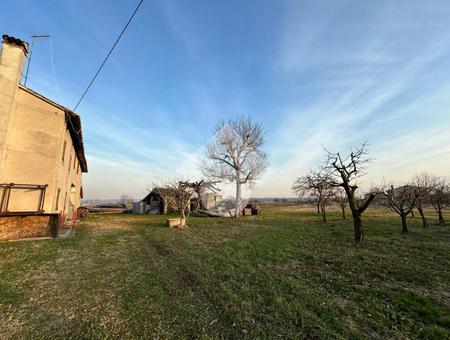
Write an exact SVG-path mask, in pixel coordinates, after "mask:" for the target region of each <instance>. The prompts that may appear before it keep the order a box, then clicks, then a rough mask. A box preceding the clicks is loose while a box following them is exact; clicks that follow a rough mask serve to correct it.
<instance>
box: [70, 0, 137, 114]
mask: <svg viewBox="0 0 450 340" xmlns="http://www.w3.org/2000/svg"><path fill="white" fill-rule="evenodd" d="M143 2H144V0H140V1H139V4H138V5H137V6H136V8H135V10H134V12H133V13H132V14H131V16H130V18H129V19H128V21H127V23H126V25H125V26H124V28H123V29H122V32H120V34H119V36H118V37H117V39H116V41H115V42H114V44H113V46H112V47H111V49H110V50H109V52H108V54H107V55H106V57H105V59H104V60H103V62H102V63H101V65H100V67H99V68H98V70H97V72H95V74H94V77H93V78H92V80H91V82H90V83H89V85H88V87H87V88H86V90H85V91H84V92H83V94H82V95H81V97H80V99H79V100H78V102H77V104H76V105H75V107H74V109H73V111H75V110H76V109H77V108H78V106H79V105H80V104H81V102H82V101H83V99H84V97H85V96H86V93H87V92H88V91H89V89H90V88H91V86H92V84H93V83H94V81H95V79H96V78H97V76H98V75H99V73H100V71H101V70H102V68H103V66H104V65H105V64H106V62H107V60H108V59H109V56H110V55H111V53H112V52H113V50H114V48H115V47H116V45H117V43H118V42H119V40H120V38H122V35H123V34H124V33H125V31H126V29H127V28H128V25H129V24H130V23H131V21H132V20H133V18H134V16H135V15H136V13H137V12H138V10H139V8H140V7H141V5H142V3H143Z"/></svg>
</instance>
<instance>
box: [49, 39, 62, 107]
mask: <svg viewBox="0 0 450 340" xmlns="http://www.w3.org/2000/svg"><path fill="white" fill-rule="evenodd" d="M50 61H51V63H52V73H53V82H54V84H55V89H56V92H57V94H58V98H59V100H61V91H60V90H59V86H58V82H57V80H56V72H55V60H54V57H53V40H52V38H51V37H50Z"/></svg>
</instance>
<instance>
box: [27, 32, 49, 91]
mask: <svg viewBox="0 0 450 340" xmlns="http://www.w3.org/2000/svg"><path fill="white" fill-rule="evenodd" d="M38 38H50V36H49V35H32V36H31V39H32V40H31V47H30V56H29V57H28V64H27V71H26V73H25V81H24V84H23V86H27V80H28V72H29V71H30V64H31V55H32V54H33V45H34V40H35V39H38Z"/></svg>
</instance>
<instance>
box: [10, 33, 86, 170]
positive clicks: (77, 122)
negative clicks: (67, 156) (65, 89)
mask: <svg viewBox="0 0 450 340" xmlns="http://www.w3.org/2000/svg"><path fill="white" fill-rule="evenodd" d="M3 38H4V36H3ZM19 87H20V88H21V89H22V90H24V91H27V92H28V93H30V94H32V95H33V96H36V97H38V98H39V99H41V100H43V101H45V102H47V103H49V104H51V105H53V106H55V107H57V108H58V109H60V110H62V111H64V112H65V114H66V121H67V122H68V124H67V128H68V129H69V132H70V137H71V138H72V142H73V146H74V148H75V152H76V154H77V157H78V160H79V161H80V167H81V171H83V172H87V171H88V169H87V161H86V156H85V154H84V144H83V133H82V131H81V119H80V116H79V115H77V114H76V113H75V112H73V111H72V110H69V109H68V108H67V107H65V106H62V105H60V104H58V103H55V102H54V101H53V100H51V99H48V98H47V97H44V96H43V95H41V94H39V93H37V92H36V91H33V90H32V89H30V88H28V87H26V86H23V85H19Z"/></svg>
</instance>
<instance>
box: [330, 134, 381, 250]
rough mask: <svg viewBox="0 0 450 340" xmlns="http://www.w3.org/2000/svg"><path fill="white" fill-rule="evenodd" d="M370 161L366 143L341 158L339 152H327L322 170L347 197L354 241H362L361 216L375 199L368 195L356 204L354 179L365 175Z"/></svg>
mask: <svg viewBox="0 0 450 340" xmlns="http://www.w3.org/2000/svg"><path fill="white" fill-rule="evenodd" d="M370 161H371V159H370V158H369V155H368V150H367V143H366V142H364V143H362V145H361V146H360V147H358V148H356V149H355V150H353V151H351V152H350V154H349V155H348V156H346V157H342V156H341V154H340V153H339V152H338V153H333V152H330V151H328V150H327V159H326V162H325V164H324V166H323V168H324V170H325V171H328V172H329V176H330V178H331V183H332V185H333V186H336V187H337V186H340V187H342V188H343V189H344V191H345V194H346V195H347V199H348V205H349V207H350V209H351V211H352V217H353V225H354V231H355V241H362V240H363V238H364V234H363V229H362V219H361V216H362V214H363V212H364V211H365V210H366V209H367V207H368V206H369V205H370V203H371V202H372V201H373V199H374V198H375V194H374V193H371V194H369V196H368V197H367V198H366V199H365V200H364V201H362V202H358V200H357V197H356V190H357V189H358V185H357V183H356V179H357V178H359V177H361V176H363V175H365V172H366V167H367V164H368V163H369V162H370Z"/></svg>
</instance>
